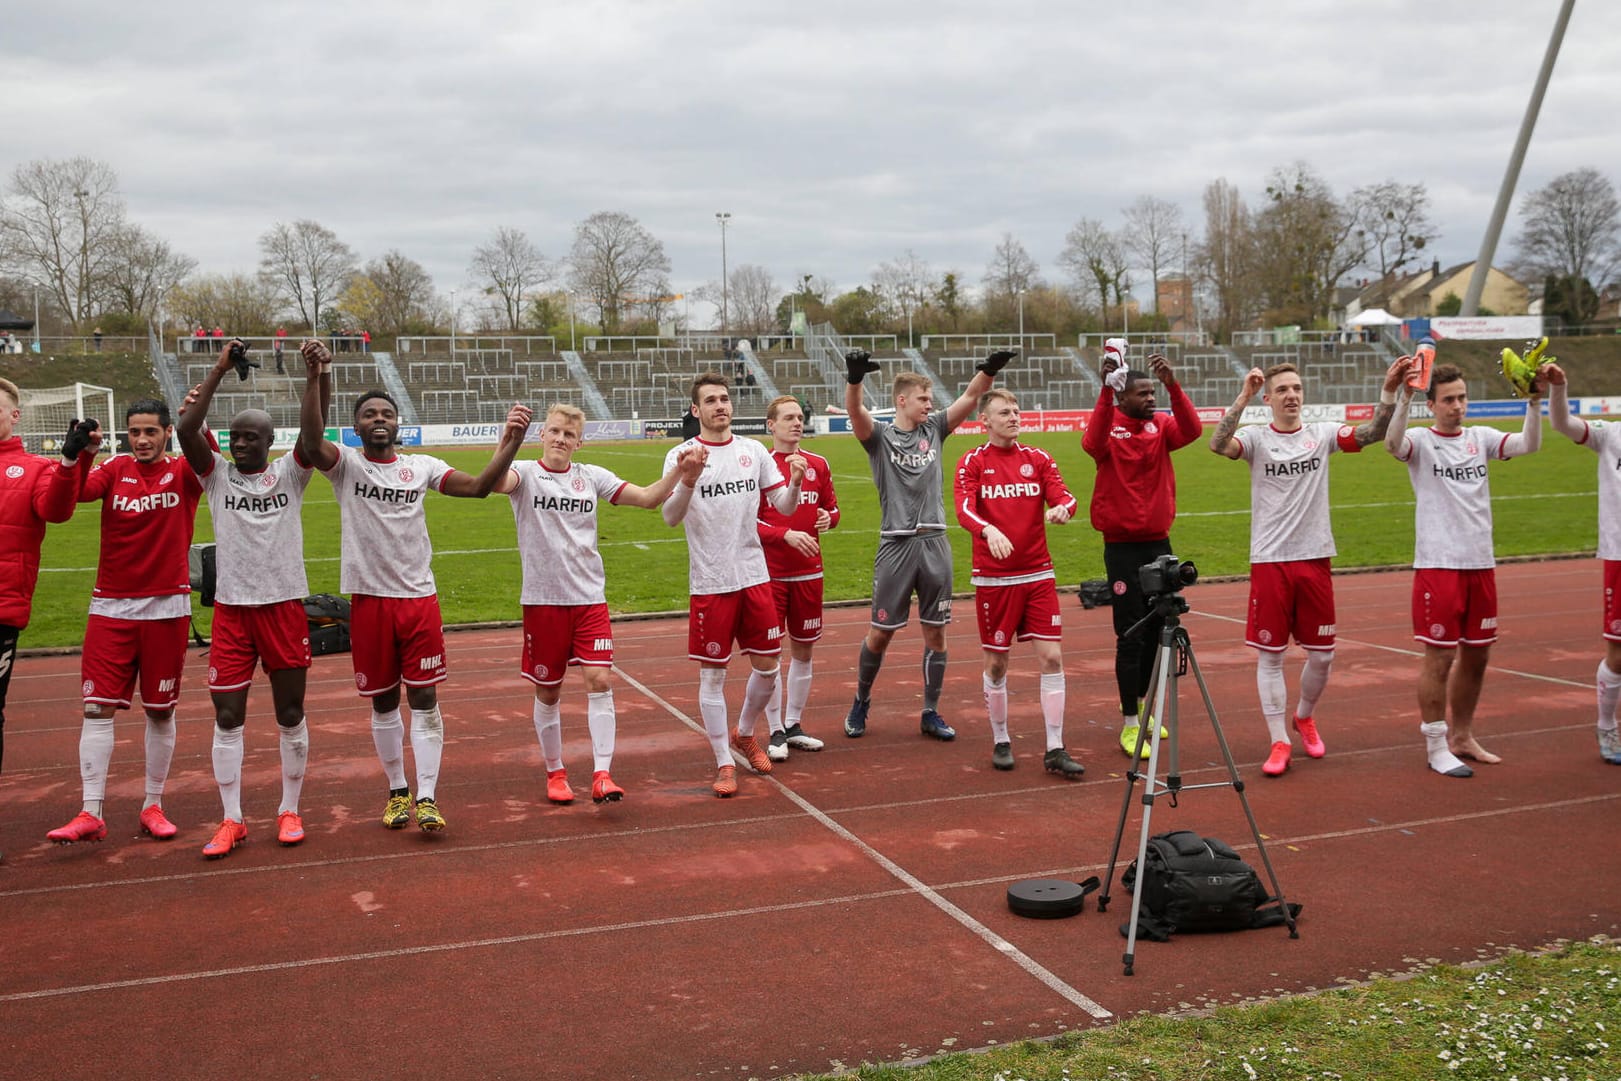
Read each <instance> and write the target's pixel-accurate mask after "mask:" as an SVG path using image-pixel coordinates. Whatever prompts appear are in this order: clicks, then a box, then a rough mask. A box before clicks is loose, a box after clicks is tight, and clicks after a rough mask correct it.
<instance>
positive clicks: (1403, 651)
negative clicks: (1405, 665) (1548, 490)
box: [1198, 612, 1594, 691]
mask: <svg viewBox="0 0 1621 1081" xmlns="http://www.w3.org/2000/svg"><path fill="white" fill-rule="evenodd" d="M1198 614H1199V615H1201V616H1204V617H1205V618H1206V619H1219V620H1221V621H1222V622H1223V623H1235V624H1238V625H1239V626H1243V625H1244V623H1245V621H1244V620H1242V619H1239V618H1238V617H1237V616H1223V615H1217V614H1216V613H1214V612H1200V613H1198ZM1334 640H1335V641H1336V642H1346V643H1349V644H1350V645H1353V646H1363V647H1365V648H1367V649H1377V650H1382V651H1384V652H1385V653H1397V654H1400V655H1401V656H1403V657H1422V656H1424V654H1423V653H1422V652H1420V651H1419V650H1416V649H1408V648H1406V647H1404V646H1386V645H1381V644H1380V643H1378V642H1369V641H1367V640H1365V639H1362V638H1347V637H1345V636H1344V635H1338V636H1336V637H1335V639H1334ZM1486 670H1487V671H1488V672H1502V673H1503V674H1505V675H1510V676H1519V677H1520V678H1521V679H1534V680H1540V681H1542V682H1543V683H1554V684H1557V685H1559V686H1561V687H1578V688H1580V689H1582V690H1584V691H1590V690H1592V689H1593V686H1594V685H1593V684H1591V683H1583V682H1582V681H1581V680H1579V679H1561V678H1560V677H1559V676H1548V675H1543V674H1542V673H1541V672H1522V671H1520V670H1519V669H1518V668H1504V667H1503V666H1502V665H1500V664H1488V665H1487V667H1486Z"/></svg>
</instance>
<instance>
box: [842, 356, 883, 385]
mask: <svg viewBox="0 0 1621 1081" xmlns="http://www.w3.org/2000/svg"><path fill="white" fill-rule="evenodd" d="M877 370H878V362H877V361H876V360H873V359H872V354H871V353H869V352H867V351H866V350H865V349H852V350H850V351H849V352H847V353H845V354H844V378H845V381H846V382H848V383H849V384H850V385H851V386H859V385H860V383H861V381H862V380H863V379H865V378H867V374H868V373H869V372H875V371H877Z"/></svg>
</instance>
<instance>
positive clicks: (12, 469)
mask: <svg viewBox="0 0 1621 1081" xmlns="http://www.w3.org/2000/svg"><path fill="white" fill-rule="evenodd" d="M21 420H22V395H21V394H20V392H19V391H18V390H17V384H15V383H13V382H12V381H11V380H9V379H0V766H3V765H4V760H5V747H6V744H5V734H6V693H7V691H8V690H9V689H10V687H11V673H12V670H13V667H14V666H15V664H16V661H17V639H18V637H19V636H20V635H21V634H22V632H23V630H24V629H25V628H26V627H27V626H28V619H29V616H30V615H32V614H33V607H34V587H35V586H36V585H37V584H38V583H39V550H40V545H41V544H43V543H44V540H45V524H46V523H47V522H65V521H67V520H68V519H69V518H71V517H73V506H74V497H75V496H77V495H78V494H79V462H78V458H79V454H80V452H81V449H83V452H84V453H85V454H88V453H89V449H88V448H89V446H90V434H91V433H92V432H94V431H95V430H96V429H97V428H99V427H100V424H99V423H98V422H96V421H81V420H78V419H75V420H73V421H72V422H71V423H70V424H69V425H68V434H67V437H66V438H65V439H64V440H63V441H62V458H61V460H60V461H56V462H53V461H51V460H50V459H49V458H42V457H40V456H39V455H37V454H30V453H28V451H26V450H24V449H23V441H22V436H20V435H17V434H16V430H17V424H18V422H19V421H21Z"/></svg>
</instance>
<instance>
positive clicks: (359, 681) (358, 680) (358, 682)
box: [355, 672, 366, 691]
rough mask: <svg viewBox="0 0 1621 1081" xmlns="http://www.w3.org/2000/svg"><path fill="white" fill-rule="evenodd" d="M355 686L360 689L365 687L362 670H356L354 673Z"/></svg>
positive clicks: (364, 675) (364, 676)
mask: <svg viewBox="0 0 1621 1081" xmlns="http://www.w3.org/2000/svg"><path fill="white" fill-rule="evenodd" d="M355 686H356V687H357V688H359V689H360V690H362V691H363V690H365V689H366V673H364V672H356V673H355Z"/></svg>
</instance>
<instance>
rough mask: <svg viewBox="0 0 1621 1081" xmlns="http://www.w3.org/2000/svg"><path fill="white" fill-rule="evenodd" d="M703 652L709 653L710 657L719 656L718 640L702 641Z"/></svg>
mask: <svg viewBox="0 0 1621 1081" xmlns="http://www.w3.org/2000/svg"><path fill="white" fill-rule="evenodd" d="M704 652H705V653H707V654H709V655H710V656H711V657H718V656H720V643H719V642H706V643H704Z"/></svg>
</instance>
